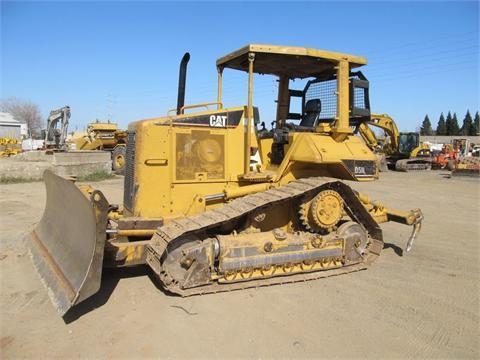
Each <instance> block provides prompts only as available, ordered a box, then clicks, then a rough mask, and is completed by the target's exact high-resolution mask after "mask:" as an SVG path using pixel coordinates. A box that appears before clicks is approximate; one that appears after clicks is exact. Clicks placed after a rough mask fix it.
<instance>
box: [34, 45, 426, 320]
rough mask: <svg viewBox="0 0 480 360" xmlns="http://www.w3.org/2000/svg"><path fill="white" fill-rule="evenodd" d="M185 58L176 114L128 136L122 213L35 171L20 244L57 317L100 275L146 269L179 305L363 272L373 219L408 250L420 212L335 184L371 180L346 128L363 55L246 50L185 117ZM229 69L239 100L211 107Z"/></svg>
mask: <svg viewBox="0 0 480 360" xmlns="http://www.w3.org/2000/svg"><path fill="white" fill-rule="evenodd" d="M189 58H190V56H189V54H188V53H187V54H185V56H184V58H183V59H182V62H181V65H180V76H179V77H180V80H179V91H178V103H177V107H176V109H174V110H172V111H170V112H169V113H168V114H167V115H166V116H163V117H157V118H151V119H147V120H141V121H137V122H134V123H132V124H130V125H129V127H128V131H127V136H128V141H127V151H126V169H125V182H124V199H123V206H115V205H112V204H109V202H108V201H107V199H106V198H105V196H104V195H103V194H102V193H101V192H100V191H98V190H95V189H94V188H92V187H90V186H87V185H76V184H75V183H74V182H73V181H72V180H70V179H64V178H61V177H58V176H56V175H54V174H53V173H51V172H48V171H47V172H46V173H45V175H44V179H45V184H46V189H47V204H46V209H45V212H44V215H43V217H42V219H41V221H40V222H39V224H38V225H37V227H36V228H35V229H34V230H33V231H32V232H31V233H30V234H29V235H28V244H29V248H30V252H31V254H32V258H33V261H34V264H35V266H36V268H37V270H38V272H39V273H40V275H41V277H42V279H43V281H44V283H45V285H46V286H47V288H48V293H49V295H50V297H51V299H52V301H53V303H54V304H55V307H56V308H57V310H58V312H59V313H60V314H62V315H63V314H65V313H66V311H67V310H68V309H70V308H71V307H72V306H74V305H76V304H78V303H80V302H82V301H83V300H85V299H86V298H88V297H90V296H92V295H93V294H95V293H96V292H97V291H98V290H99V288H100V280H101V275H102V268H104V267H123V266H132V265H138V264H148V266H149V267H150V268H151V270H152V271H153V273H154V274H155V276H156V278H157V279H158V281H159V284H160V285H161V286H162V287H163V288H164V289H165V290H167V291H168V292H170V293H176V294H179V295H181V296H189V295H195V294H205V293H215V292H221V291H231V290H235V289H244V288H248V287H259V286H265V285H273V284H281V283H288V282H295V281H305V280H311V279H317V278H321V277H325V276H329V275H334V274H342V273H348V272H352V271H357V270H361V269H364V268H366V267H367V266H368V265H370V264H371V263H372V262H373V261H374V260H375V259H376V258H377V257H378V256H379V255H380V252H381V251H382V249H383V246H384V242H383V236H382V230H381V228H380V226H379V224H380V223H383V222H387V221H395V222H398V223H401V224H406V225H410V226H412V235H411V236H410V238H409V239H408V242H407V246H406V251H409V250H410V248H411V247H412V243H413V240H414V238H415V237H416V235H417V233H418V231H419V229H420V226H421V221H422V218H423V217H422V213H421V211H420V210H419V209H413V210H409V211H398V210H394V209H391V208H388V207H385V206H383V205H382V204H381V203H380V202H377V201H371V200H370V199H369V197H368V196H366V195H363V194H360V193H359V192H357V191H355V190H353V189H352V188H351V187H350V186H349V185H347V184H346V183H344V182H342V181H341V180H358V181H372V180H374V179H376V178H377V176H378V171H377V169H376V166H375V156H374V154H373V153H372V151H371V150H370V149H369V148H368V147H367V146H366V145H365V144H364V143H363V141H362V140H361V139H360V138H359V137H358V136H355V135H354V134H353V130H352V127H354V126H357V125H358V124H359V123H360V122H361V121H364V120H365V119H366V118H369V117H370V111H369V108H370V105H369V97H368V81H367V80H366V79H365V78H364V76H363V75H362V74H361V73H360V72H358V71H356V69H357V68H359V67H360V66H362V65H365V64H366V59H365V58H363V57H360V56H353V55H347V54H341V53H337V52H330V51H324V50H316V49H310V48H303V47H290V46H273V45H248V46H245V47H243V48H241V49H239V50H237V51H235V52H232V53H230V54H228V55H226V56H224V57H222V58H220V59H219V60H218V61H217V64H216V65H217V70H218V96H217V99H216V101H214V102H212V103H203V104H199V105H189V106H185V105H184V98H185V78H186V66H187V63H188V61H189ZM231 69H233V70H237V71H240V72H244V73H246V75H247V79H248V80H247V83H248V88H247V89H246V90H247V98H246V103H245V104H243V105H239V106H233V107H224V105H223V94H222V89H223V80H224V72H225V70H231ZM258 74H261V75H262V76H273V77H274V78H275V79H277V80H278V96H277V98H276V101H277V111H276V118H275V119H274V122H275V127H274V128H273V129H272V130H270V131H269V130H266V129H261V130H257V124H260V115H259V114H260V112H259V109H258V108H257V107H256V106H254V94H253V90H254V79H258ZM302 79H304V81H305V83H306V85H305V87H303V88H301V89H295V88H293V85H295V84H298V82H295V83H294V81H293V80H298V81H299V82H300V83H301V81H302ZM307 80H308V81H307ZM291 86H292V87H291ZM302 86H303V84H302ZM295 97H296V98H297V100H300V102H301V112H300V111H299V112H294V111H292V109H293V107H291V106H290V103H291V100H292V98H295ZM269 120H273V119H269Z"/></svg>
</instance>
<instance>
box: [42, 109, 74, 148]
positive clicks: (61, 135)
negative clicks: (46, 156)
mask: <svg viewBox="0 0 480 360" xmlns="http://www.w3.org/2000/svg"><path fill="white" fill-rule="evenodd" d="M69 119H70V107H69V106H64V107H62V108H61V109H56V110H52V111H50V115H49V117H48V119H47V129H46V131H45V139H44V140H45V147H46V148H49V147H55V148H59V149H62V148H63V147H64V146H65V140H66V139H67V132H68V120H69ZM59 122H60V127H58V123H59Z"/></svg>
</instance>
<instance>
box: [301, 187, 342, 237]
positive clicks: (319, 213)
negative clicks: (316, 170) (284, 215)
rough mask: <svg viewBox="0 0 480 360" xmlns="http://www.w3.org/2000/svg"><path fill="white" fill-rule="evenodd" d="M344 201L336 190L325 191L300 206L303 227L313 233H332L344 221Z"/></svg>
mask: <svg viewBox="0 0 480 360" xmlns="http://www.w3.org/2000/svg"><path fill="white" fill-rule="evenodd" d="M343 214H344V211H343V199H342V197H341V195H340V194H339V193H338V192H336V191H334V190H323V191H321V192H319V193H318V194H317V195H316V196H315V197H313V198H312V199H310V200H307V201H304V202H303V203H302V204H301V205H300V209H299V217H300V221H301V223H302V225H303V226H304V227H305V228H306V229H307V230H309V231H312V232H325V231H331V230H333V229H334V228H335V226H336V225H337V224H338V222H339V221H340V220H341V219H342V217H343Z"/></svg>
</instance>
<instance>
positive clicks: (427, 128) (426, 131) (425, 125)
mask: <svg viewBox="0 0 480 360" xmlns="http://www.w3.org/2000/svg"><path fill="white" fill-rule="evenodd" d="M420 135H433V129H432V123H431V122H430V119H429V118H428V115H425V119H423V122H422V126H421V127H420Z"/></svg>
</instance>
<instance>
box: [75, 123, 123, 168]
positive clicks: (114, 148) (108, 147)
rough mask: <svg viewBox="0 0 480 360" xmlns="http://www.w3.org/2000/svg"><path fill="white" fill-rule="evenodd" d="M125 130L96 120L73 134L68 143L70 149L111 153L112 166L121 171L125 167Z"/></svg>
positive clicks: (113, 124)
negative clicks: (83, 129)
mask: <svg viewBox="0 0 480 360" xmlns="http://www.w3.org/2000/svg"><path fill="white" fill-rule="evenodd" d="M126 141H127V132H126V131H125V130H122V129H119V128H118V125H117V124H115V123H111V122H101V121H96V122H92V123H89V124H88V125H87V131H86V132H83V133H78V134H74V136H73V137H72V139H70V141H69V144H70V148H71V149H72V150H105V151H110V153H111V154H112V168H113V170H115V171H118V172H121V171H123V169H124V167H125V149H126Z"/></svg>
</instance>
